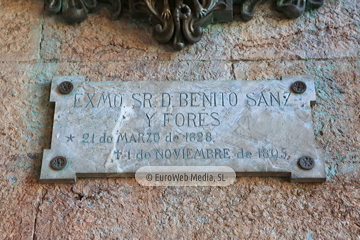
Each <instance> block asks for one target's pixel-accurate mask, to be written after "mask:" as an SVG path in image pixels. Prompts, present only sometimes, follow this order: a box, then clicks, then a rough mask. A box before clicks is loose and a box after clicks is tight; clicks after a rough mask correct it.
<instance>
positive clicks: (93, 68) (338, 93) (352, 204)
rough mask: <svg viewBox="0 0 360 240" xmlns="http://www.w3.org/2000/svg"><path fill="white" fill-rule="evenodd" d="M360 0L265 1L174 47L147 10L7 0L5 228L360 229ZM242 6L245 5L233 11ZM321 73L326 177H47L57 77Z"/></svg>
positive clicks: (5, 235) (6, 233)
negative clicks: (57, 7) (305, 180)
mask: <svg viewBox="0 0 360 240" xmlns="http://www.w3.org/2000/svg"><path fill="white" fill-rule="evenodd" d="M359 7H360V2H359V0H327V1H326V3H325V6H324V7H322V8H320V9H319V10H317V11H307V12H306V14H304V15H303V16H301V17H300V18H299V19H297V20H286V19H284V18H282V17H281V15H280V14H279V13H277V12H275V11H273V10H272V9H271V8H270V5H269V4H266V5H264V6H261V7H260V8H259V9H258V10H257V12H256V17H255V19H254V20H252V21H250V22H248V23H244V22H242V21H241V20H240V18H239V17H238V14H237V15H236V16H235V20H234V21H233V22H232V23H228V24H216V25H212V26H210V27H208V28H207V29H206V30H205V34H204V37H203V40H202V41H200V42H199V43H197V44H195V45H193V46H190V47H186V48H185V49H184V50H183V51H182V52H174V51H173V50H172V49H171V47H170V46H163V45H158V44H157V43H156V42H155V41H154V40H153V39H152V37H151V28H150V26H149V25H148V24H147V23H146V21H133V20H131V19H130V18H129V16H128V15H127V14H126V13H125V14H124V15H123V17H122V19H121V20H120V21H111V20H110V13H109V12H108V11H106V10H102V11H101V12H100V13H98V14H94V15H91V16H90V17H89V18H88V19H87V20H86V21H85V22H84V23H81V24H80V25H76V26H68V25H65V24H64V22H63V20H62V18H61V17H60V16H49V15H47V14H46V13H44V10H43V9H44V2H43V1H40V0H16V1H7V0H0V16H1V17H0V102H1V104H0V120H1V124H0V216H1V220H0V239H124V238H126V239H133V238H134V239H155V238H171V239H205V238H212V239H225V238H235V239H236V238H237V239H309V240H310V239H360V180H359V177H360V153H359V151H360V150H359V149H360V110H359V109H360V103H359V102H360V82H359V74H360V73H359V67H360V61H359V39H360V35H359V31H360V30H359V24H360V22H359V21H360V14H359ZM235 14H236V12H235ZM284 74H312V75H314V76H315V77H316V87H317V105H316V106H315V107H314V108H313V119H314V123H315V129H314V131H315V135H316V138H317V141H318V142H319V143H320V145H321V146H322V147H323V149H324V151H325V152H326V163H327V178H328V179H327V182H326V183H323V184H291V183H289V182H288V181H287V180H284V179H280V178H238V179H237V181H236V183H235V184H234V185H232V186H229V187H197V188H195V187H184V188H175V187H157V188H155V187H150V188H145V187H141V186H139V185H138V184H137V183H136V181H135V180H134V179H131V178H130V179H126V178H123V179H80V180H78V182H77V183H76V184H39V183H38V178H39V174H40V167H41V157H42V151H43V149H46V148H50V139H51V127H52V117H53V108H54V105H53V104H50V103H49V89H50V81H51V79H52V77H53V76H56V75H84V76H86V78H87V80H89V81H90V80H91V81H105V80H125V81H160V80H164V81H165V80H187V81H196V80H214V79H221V80H224V79H230V80H232V79H248V80H255V79H264V80H266V79H280V77H281V76H282V75H284Z"/></svg>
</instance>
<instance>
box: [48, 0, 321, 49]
mask: <svg viewBox="0 0 360 240" xmlns="http://www.w3.org/2000/svg"><path fill="white" fill-rule="evenodd" d="M234 1H235V2H236V3H239V4H240V6H241V17H242V19H243V20H244V21H249V20H251V19H252V18H253V17H254V13H255V9H256V8H257V7H258V6H259V5H261V4H263V3H266V2H270V1H273V0H234ZM237 1H238V2H237ZM99 3H107V4H108V5H109V6H110V9H111V10H112V17H113V19H117V18H119V16H120V14H121V10H122V0H47V7H46V8H47V10H48V11H49V12H51V13H62V15H63V17H64V19H65V21H66V22H67V23H70V24H74V23H80V22H82V21H84V20H85V19H86V17H87V15H88V14H89V13H91V12H94V11H96V10H97V9H98V6H99ZM232 3H233V2H232V0H128V4H129V8H130V13H132V14H134V13H135V14H136V15H137V16H138V15H139V14H141V15H143V16H150V19H151V20H150V21H151V23H152V24H153V25H154V33H153V35H154V38H155V39H156V41H158V42H159V43H172V45H173V47H174V48H175V49H176V50H181V49H183V48H184V47H185V45H186V44H187V43H189V44H193V43H196V42H198V41H200V39H201V37H202V35H203V28H204V27H205V26H206V25H208V24H209V23H216V22H229V21H231V20H232ZM275 3H276V7H277V9H278V11H280V12H282V13H283V14H284V15H285V16H286V17H288V18H297V17H299V16H301V14H302V13H303V12H304V11H305V9H306V7H308V8H319V7H321V6H322V5H323V4H324V0H276V2H275ZM216 14H217V15H216Z"/></svg>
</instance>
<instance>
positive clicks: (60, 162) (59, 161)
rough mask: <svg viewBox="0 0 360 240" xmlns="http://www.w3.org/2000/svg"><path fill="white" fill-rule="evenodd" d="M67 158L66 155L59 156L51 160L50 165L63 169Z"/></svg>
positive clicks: (53, 167)
mask: <svg viewBox="0 0 360 240" xmlns="http://www.w3.org/2000/svg"><path fill="white" fill-rule="evenodd" d="M66 163H67V160H66V158H65V157H62V156H57V157H54V158H53V159H52V160H51V161H50V166H51V168H52V169H54V170H61V169H63V168H64V167H65V166H66Z"/></svg>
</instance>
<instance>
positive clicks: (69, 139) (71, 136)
mask: <svg viewBox="0 0 360 240" xmlns="http://www.w3.org/2000/svg"><path fill="white" fill-rule="evenodd" d="M66 137H67V141H66V142H70V141H71V142H72V141H73V139H74V138H75V136H73V135H72V134H70V136H69V137H68V136H66Z"/></svg>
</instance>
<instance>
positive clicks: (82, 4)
mask: <svg viewBox="0 0 360 240" xmlns="http://www.w3.org/2000/svg"><path fill="white" fill-rule="evenodd" d="M98 2H104V3H109V4H111V6H112V11H113V14H112V16H113V19H117V18H118V17H119V16H120V13H121V7H122V5H121V0H99V1H97V0H47V4H46V9H47V10H48V11H49V12H50V13H54V14H55V13H60V12H61V13H62V15H63V17H64V19H65V21H66V22H67V23H69V24H75V23H80V22H82V21H84V20H85V19H86V17H87V15H88V13H91V12H93V11H95V10H96V9H97V7H98Z"/></svg>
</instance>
